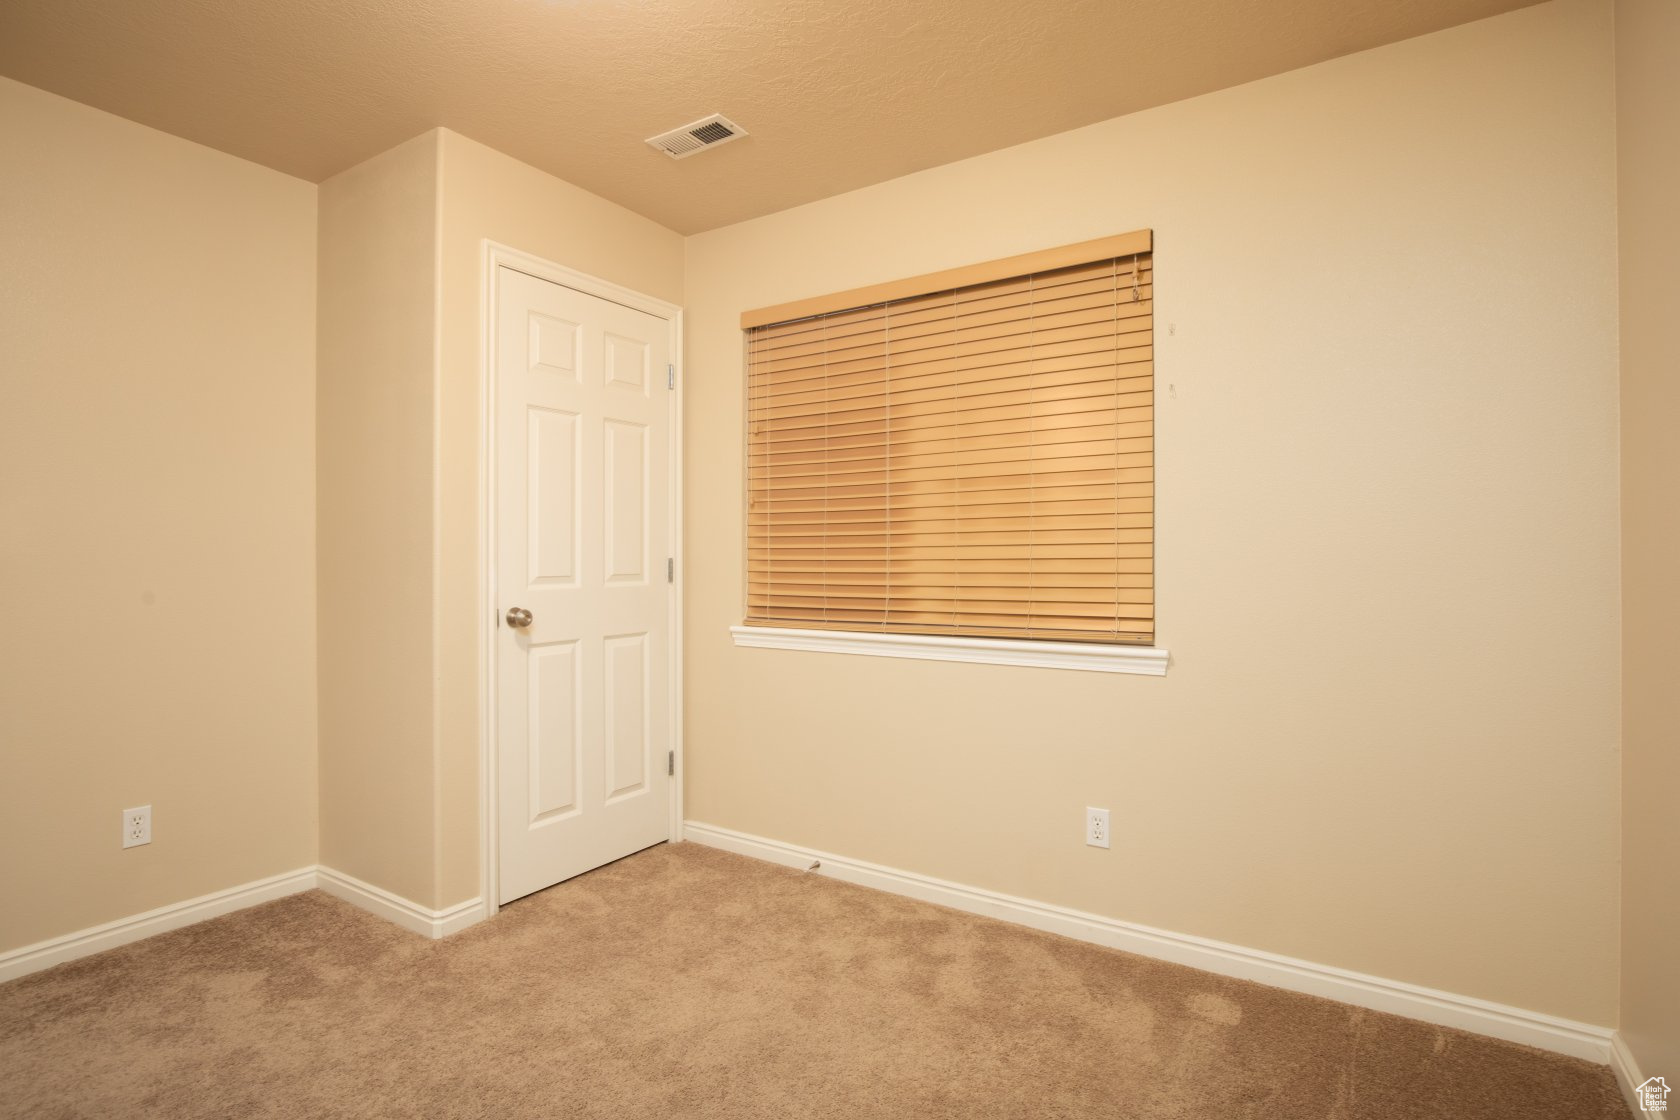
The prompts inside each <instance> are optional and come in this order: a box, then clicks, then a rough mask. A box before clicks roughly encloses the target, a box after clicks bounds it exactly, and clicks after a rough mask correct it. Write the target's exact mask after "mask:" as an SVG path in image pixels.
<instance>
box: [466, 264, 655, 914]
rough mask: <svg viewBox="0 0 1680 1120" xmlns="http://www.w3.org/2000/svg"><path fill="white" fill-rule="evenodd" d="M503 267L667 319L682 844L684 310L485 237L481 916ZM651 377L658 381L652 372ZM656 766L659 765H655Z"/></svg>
mask: <svg viewBox="0 0 1680 1120" xmlns="http://www.w3.org/2000/svg"><path fill="white" fill-rule="evenodd" d="M503 267H507V268H511V269H513V270H514V271H515V272H522V273H524V274H525V275H527V276H534V277H536V278H537V279H539V280H547V281H549V282H551V283H555V284H559V285H560V286H562V287H565V288H571V289H572V290H573V291H578V292H582V293H584V294H585V295H591V296H596V297H598V298H600V299H604V300H607V301H608V302H610V303H617V304H621V305H623V306H625V307H629V308H631V309H633V310H636V311H642V312H646V313H647V314H649V315H653V316H655V317H656V318H660V319H664V320H665V321H666V323H667V324H668V325H669V329H670V348H671V349H670V353H671V364H672V366H673V367H674V368H675V371H676V386H675V388H673V389H671V390H669V391H668V396H669V401H670V405H669V407H670V409H671V429H670V430H671V446H670V475H671V477H670V487H671V489H670V511H669V513H670V519H669V520H670V524H669V533H670V547H671V557H672V558H673V560H675V562H676V577H675V579H674V580H672V582H671V594H670V598H669V602H670V608H669V611H670V613H669V624H670V633H671V658H670V666H669V670H670V671H669V673H668V674H667V677H668V687H669V689H670V697H669V700H670V704H669V710H670V713H671V726H670V739H669V742H670V750H671V751H672V752H673V755H674V759H675V767H674V769H675V773H674V774H672V776H671V804H670V829H669V838H670V840H671V841H673V842H675V841H680V840H681V839H682V838H683V833H682V825H683V742H682V728H683V711H682V697H683V688H682V686H683V634H682V619H683V611H682V607H683V586H684V582H685V576H686V569H685V567H684V564H683V555H682V547H683V534H682V530H683V494H682V474H683V472H682V447H683V425H682V419H683V407H682V392H683V380H684V379H683V349H682V340H683V310H682V308H681V307H678V306H677V305H676V304H674V303H667V302H666V301H664V300H662V299H655V298H654V297H652V296H648V295H643V294H642V293H640V292H636V291H632V290H631V289H629V288H625V287H622V286H620V285H618V284H614V283H612V282H611V281H609V280H602V279H601V278H599V277H597V276H591V275H589V274H588V273H584V272H579V271H577V270H576V269H572V268H567V267H566V266H564V265H560V264H555V263H554V262H553V261H548V260H544V259H542V258H541V257H536V256H532V255H531V254H529V253H525V252H521V251H520V250H518V249H514V248H512V247H511V246H507V245H502V244H500V243H498V242H495V241H491V240H488V239H486V240H485V241H484V252H483V268H484V274H483V276H482V278H481V283H480V285H479V288H480V291H481V293H482V296H483V302H482V303H481V305H480V307H479V337H480V339H481V340H482V342H483V346H482V349H481V353H480V363H481V364H480V366H479V447H480V450H481V454H480V457H479V462H478V471H479V513H478V534H479V550H478V563H479V569H478V585H479V601H480V603H481V604H482V605H483V606H484V608H485V613H484V617H483V620H482V624H481V625H480V627H479V632H478V633H479V639H478V640H479V664H480V665H481V666H482V667H483V669H482V672H481V673H480V675H479V681H478V690H479V691H478V706H479V714H480V719H479V742H478V766H479V771H478V791H479V812H478V820H479V853H480V858H481V864H480V871H479V875H480V883H479V887H480V893H481V895H482V897H483V899H484V916H485V917H487V918H488V917H491V916H493V915H494V914H495V913H496V911H497V910H499V909H501V853H500V851H499V850H498V844H499V840H498V837H499V836H500V831H499V827H500V813H501V799H500V796H499V790H498V789H497V774H498V773H499V769H498V765H497V756H496V705H495V697H496V670H497V665H496V646H497V643H496V612H497V610H498V607H499V602H498V597H497V588H496V566H495V559H496V529H497V526H496V469H495V468H496V310H497V307H498V304H499V300H500V295H501V292H500V285H499V279H498V278H499V277H500V275H501V269H502V268H503ZM654 372H655V376H657V371H654ZM655 765H657V762H656V763H655Z"/></svg>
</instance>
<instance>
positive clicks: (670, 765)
mask: <svg viewBox="0 0 1680 1120" xmlns="http://www.w3.org/2000/svg"><path fill="white" fill-rule="evenodd" d="M676 775H677V752H676V751H666V752H665V776H666V777H667V778H674V777H676Z"/></svg>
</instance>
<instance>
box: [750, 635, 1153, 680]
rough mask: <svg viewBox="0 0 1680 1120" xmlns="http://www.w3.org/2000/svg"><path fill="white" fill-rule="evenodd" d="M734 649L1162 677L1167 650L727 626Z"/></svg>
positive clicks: (1085, 643)
mask: <svg viewBox="0 0 1680 1120" xmlns="http://www.w3.org/2000/svg"><path fill="white" fill-rule="evenodd" d="M729 632H730V634H731V635H732V636H733V637H734V640H735V645H737V646H740V647H747V648H752V649H793V650H805V651H807V652H810V653H851V654H862V655H864V656H866V657H903V658H910V659H912V660H916V661H964V662H971V663H974V664H979V665H1019V666H1026V667H1030V668H1036V669H1081V670H1086V671H1089V672H1096V673H1131V674H1135V675H1138V676H1146V677H1164V676H1166V675H1167V665H1168V663H1169V660H1170V658H1169V655H1168V651H1166V650H1164V649H1161V648H1159V647H1156V646H1131V645H1121V644H1116V643H1108V642H1063V641H1045V640H1043V639H1025V638H962V637H950V636H947V635H943V634H893V633H883V632H877V631H870V630H801V629H795V628H793V627H783V626H731V627H730V628H729Z"/></svg>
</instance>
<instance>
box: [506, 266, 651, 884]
mask: <svg viewBox="0 0 1680 1120" xmlns="http://www.w3.org/2000/svg"><path fill="white" fill-rule="evenodd" d="M497 280H498V284H497V292H498V295H497V307H496V326H495V329H496V351H495V353H496V370H495V376H496V379H497V380H496V409H495V412H496V415H495V417H494V422H495V425H496V433H495V435H496V451H495V472H496V477H495V480H494V486H495V494H496V532H495V540H494V551H495V556H496V559H495V569H496V571H495V577H496V593H497V598H498V599H499V603H498V614H499V615H500V616H501V617H500V619H499V623H498V627H497V630H496V646H497V649H496V654H497V657H496V681H495V685H496V692H497V696H496V748H497V749H496V757H497V770H498V774H497V794H496V796H497V806H498V818H499V825H498V849H499V865H500V879H501V882H500V884H499V887H498V892H499V896H500V901H501V902H508V901H511V900H512V899H515V898H519V897H521V896H522V895H526V894H530V893H531V892H532V891H536V890H541V889H542V888H543V887H546V886H550V885H552V884H554V883H557V882H559V881H561V880H562V879H568V878H570V877H571V876H573V875H577V874H580V873H582V872H584V871H588V870H590V869H591V868H594V867H599V866H600V865H601V864H603V863H608V862H611V861H612V860H615V859H618V858H619V857H621V856H625V855H628V854H630V853H631V852H635V851H639V850H640V849H642V848H646V847H648V846H650V845H652V844H657V843H659V842H660V841H662V840H666V839H668V838H669V830H670V820H671V818H670V781H671V779H670V778H669V777H668V776H667V773H666V757H667V751H668V750H669V749H670V743H669V738H670V732H669V725H670V719H669V715H670V713H669V704H670V695H669V675H670V661H671V658H670V654H671V649H670V643H671V634H670V612H669V605H670V598H669V597H670V594H671V590H670V584H669V583H668V582H667V573H666V558H667V557H668V556H669V555H670V549H669V548H668V543H669V541H668V536H669V531H670V530H669V524H670V519H669V512H670V511H669V508H668V506H669V501H670V492H669V491H670V483H669V477H670V476H669V466H670V459H669V457H670V449H671V408H670V403H669V398H668V392H667V387H666V363H667V362H669V361H670V360H671V358H670V353H669V351H670V330H671V328H670V324H669V323H668V322H667V321H666V320H664V319H660V318H657V317H655V316H653V315H649V314H647V313H645V312H641V311H636V310H632V309H631V308H628V307H624V306H621V305H619V304H616V303H612V302H609V301H607V300H605V299H600V298H598V297H596V296H592V295H586V294H584V293H583V292H579V291H574V290H573V289H571V288H566V287H562V286H561V285H559V284H555V283H551V282H549V281H547V280H539V279H536V278H535V277H532V276H527V275H525V274H524V273H521V272H517V271H515V270H513V269H510V268H507V267H505V266H504V267H501V269H500V272H499V274H498V277H497ZM519 611H525V612H529V615H530V621H529V623H528V624H526V625H520V624H519V623H520V622H522V621H523V616H521V615H518V614H515V615H514V618H513V620H512V621H510V620H509V618H508V615H509V613H510V612H519Z"/></svg>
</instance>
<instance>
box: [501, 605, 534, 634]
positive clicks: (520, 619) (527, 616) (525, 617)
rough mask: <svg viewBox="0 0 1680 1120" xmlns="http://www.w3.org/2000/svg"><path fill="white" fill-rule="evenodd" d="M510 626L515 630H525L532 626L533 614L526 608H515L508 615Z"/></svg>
mask: <svg viewBox="0 0 1680 1120" xmlns="http://www.w3.org/2000/svg"><path fill="white" fill-rule="evenodd" d="M507 620H508V625H509V626H512V627H513V628H515V629H523V628H524V627H527V626H529V625H531V612H530V611H528V610H526V609H525V608H524V607H514V608H513V609H512V610H511V611H509V612H508V613H507Z"/></svg>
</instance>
